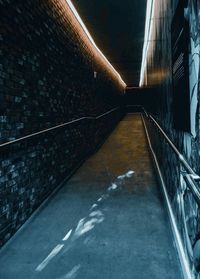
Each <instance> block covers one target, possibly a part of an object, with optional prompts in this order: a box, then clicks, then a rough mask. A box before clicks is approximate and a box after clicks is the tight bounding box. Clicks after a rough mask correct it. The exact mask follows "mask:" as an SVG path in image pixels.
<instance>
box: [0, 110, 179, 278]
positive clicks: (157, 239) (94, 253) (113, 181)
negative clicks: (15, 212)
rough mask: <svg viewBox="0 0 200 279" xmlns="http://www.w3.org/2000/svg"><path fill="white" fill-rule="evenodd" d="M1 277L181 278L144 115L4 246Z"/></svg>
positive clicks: (132, 118) (130, 119)
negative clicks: (145, 127) (150, 153)
mask: <svg viewBox="0 0 200 279" xmlns="http://www.w3.org/2000/svg"><path fill="white" fill-rule="evenodd" d="M0 278H1V279H31V278H34V279H35V278H41V279H75V278H77V279H134V278H135V279H147V278H150V279H151V278H152V279H179V278H180V279H181V278H182V275H181V271H180V264H179V261H178V258H177V254H176V251H175V248H174V246H173V239H172V234H171V231H170V226H169V221H168V217H167V214H166V210H165V208H164V201H163V200H162V198H161V193H160V190H159V186H158V185H157V182H156V180H155V176H154V172H153V166H152V162H151V159H150V155H149V151H148V146H147V141H146V138H145V132H144V128H143V124H142V119H141V116H140V114H129V115H127V116H126V117H125V118H124V119H123V120H122V121H121V122H120V123H119V125H118V126H117V127H116V129H115V130H114V132H113V133H112V134H111V135H110V137H109V138H108V139H107V141H106V142H105V143H104V144H103V146H102V147H101V148H100V150H99V151H98V152H96V153H95V154H94V155H93V156H91V158H89V159H88V160H87V161H86V162H85V163H84V164H83V166H82V167H81V168H80V169H79V170H78V171H77V172H76V174H75V175H74V176H73V177H72V178H71V179H70V180H69V181H68V182H67V183H66V184H65V185H64V186H63V187H62V189H61V190H60V191H59V192H58V193H57V194H56V195H55V196H54V197H53V198H52V199H51V200H50V201H49V202H48V203H47V204H46V205H45V206H44V207H43V208H41V210H40V211H39V212H38V213H37V214H36V215H35V216H34V217H32V218H31V219H30V221H29V222H28V224H27V225H25V226H24V227H23V229H22V230H20V231H19V232H18V233H17V234H16V236H15V237H14V238H13V239H12V240H11V241H9V243H8V244H6V245H5V247H3V249H2V250H1V251H0Z"/></svg>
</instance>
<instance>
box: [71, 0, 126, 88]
mask: <svg viewBox="0 0 200 279" xmlns="http://www.w3.org/2000/svg"><path fill="white" fill-rule="evenodd" d="M66 2H67V4H68V6H69V7H70V9H71V11H72V12H73V14H74V16H75V17H76V19H77V21H78V22H79V24H80V25H81V27H82V29H83V31H84V32H85V34H86V35H87V37H88V39H89V40H90V42H91V43H92V45H93V46H94V48H95V49H96V50H97V51H98V52H99V53H100V55H101V56H102V57H103V58H104V60H105V61H106V63H107V64H108V65H109V67H110V68H111V70H112V71H113V72H114V74H115V75H117V77H118V78H119V81H120V82H121V84H122V85H123V87H124V88H125V87H126V86H127V85H126V83H125V82H124V81H123V79H122V77H121V76H120V74H119V73H118V72H117V71H116V70H115V68H114V67H113V66H112V65H111V63H110V62H109V61H108V59H107V58H106V57H105V55H104V54H103V53H102V51H101V50H100V49H99V48H98V47H97V45H96V43H95V42H94V40H93V38H92V36H91V35H90V33H89V31H88V29H87V27H86V26H85V24H84V22H83V21H82V19H81V17H80V16H79V14H78V12H77V10H76V8H75V7H74V5H73V4H72V2H71V0H66Z"/></svg>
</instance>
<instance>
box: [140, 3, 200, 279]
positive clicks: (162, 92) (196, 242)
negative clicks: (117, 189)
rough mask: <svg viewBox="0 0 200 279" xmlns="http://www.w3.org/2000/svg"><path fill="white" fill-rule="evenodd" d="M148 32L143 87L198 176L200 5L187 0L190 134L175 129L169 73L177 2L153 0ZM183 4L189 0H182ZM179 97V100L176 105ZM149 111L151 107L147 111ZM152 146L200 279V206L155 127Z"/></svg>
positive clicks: (175, 159) (199, 156) (196, 275)
mask: <svg viewBox="0 0 200 279" xmlns="http://www.w3.org/2000/svg"><path fill="white" fill-rule="evenodd" d="M153 2H154V5H153V8H152V9H153V10H152V16H151V19H150V24H151V27H150V32H149V34H150V35H149V38H148V43H147V44H146V50H147V51H146V61H145V62H144V63H143V67H144V69H143V70H144V71H143V73H142V76H141V85H144V86H145V85H148V86H153V87H154V90H155V93H156V95H155V96H156V98H155V102H156V103H157V111H156V112H154V115H155V117H156V119H157V120H158V121H159V123H160V124H161V126H162V127H163V129H164V130H165V131H166V132H167V134H168V135H169V137H170V138H171V139H172V140H173V142H174V143H175V145H176V146H177V147H178V149H179V150H180V152H181V153H182V154H183V155H184V156H185V158H186V159H187V160H188V162H189V163H190V165H191V166H192V168H193V169H194V171H195V172H196V173H198V174H200V114H199V111H200V110H199V109H200V103H199V98H200V84H199V78H200V2H199V1H196V0H189V1H188V4H186V9H185V16H186V18H187V19H188V21H189V28H190V40H189V81H190V92H189V94H190V106H191V112H190V114H191V115H190V116H191V133H186V132H183V131H178V130H175V129H174V128H173V111H172V97H173V96H172V94H173V90H172V74H171V66H172V65H171V61H172V59H171V22H172V17H173V15H174V12H175V8H176V5H177V2H178V1H176V0H172V1H170V0H168V1H167V0H165V1H164V0H163V1H160V0H155V1H153ZM186 2H187V1H186ZM181 105H182V103H181V98H180V106H181ZM149 109H150V108H149ZM150 128H151V129H152V138H153V139H154V140H153V141H154V148H155V149H156V150H157V156H158V158H159V161H160V165H161V168H162V171H163V174H164V178H165V182H166V184H167V189H168V194H169V196H170V200H171V203H172V207H173V210H174V212H175V215H176V220H177V223H178V228H179V231H180V234H181V237H182V241H183V243H184V249H185V254H186V258H187V259H188V261H189V265H190V269H191V270H192V273H193V274H194V276H195V278H200V208H199V205H198V203H197V202H196V201H195V199H194V197H193V195H191V192H190V191H189V190H188V188H187V187H186V183H187V182H186V181H185V180H184V178H183V175H182V174H181V171H182V170H183V169H182V168H181V166H180V161H179V160H178V158H177V156H176V155H174V153H173V152H172V151H171V149H170V147H169V146H168V145H166V143H165V142H162V140H161V137H160V136H159V134H157V132H156V130H154V128H153V127H150Z"/></svg>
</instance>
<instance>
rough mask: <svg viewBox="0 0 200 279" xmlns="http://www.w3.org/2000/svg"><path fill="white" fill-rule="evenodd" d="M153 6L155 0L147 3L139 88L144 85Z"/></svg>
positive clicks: (149, 0)
mask: <svg viewBox="0 0 200 279" xmlns="http://www.w3.org/2000/svg"><path fill="white" fill-rule="evenodd" d="M154 4H155V0H148V1H147V10H146V23H145V35H144V45H143V54H142V65H141V71H140V84H139V86H140V87H141V86H143V85H144V78H145V70H146V65H147V53H148V49H149V45H150V38H151V33H152V18H153V14H154Z"/></svg>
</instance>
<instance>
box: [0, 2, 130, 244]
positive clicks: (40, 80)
mask: <svg viewBox="0 0 200 279" xmlns="http://www.w3.org/2000/svg"><path fill="white" fill-rule="evenodd" d="M69 3H70V1H65V0H60V1H57V0H56V1H54V0H38V1H37V0H24V1H16V0H1V1H0V144H3V143H6V142H9V141H12V140H15V139H18V138H20V137H24V136H26V135H29V134H32V133H35V132H38V131H41V130H44V129H47V128H50V127H54V126H56V125H59V124H62V123H65V122H68V121H70V120H72V119H77V118H80V117H83V116H97V115H99V114H102V113H104V112H106V111H108V110H110V109H112V108H113V107H116V106H118V105H119V101H120V96H121V94H122V93H123V91H124V87H125V84H124V83H123V81H122V80H121V78H120V76H119V74H118V73H116V72H115V70H114V69H113V68H112V66H111V65H110V64H109V63H108V61H107V60H106V58H105V57H104V56H103V55H102V54H101V53H100V52H99V50H98V49H97V47H95V45H94V42H92V39H91V38H89V34H86V31H84V30H83V26H81V25H80V23H79V22H78V21H77V19H76V17H75V15H74V12H73V11H72V10H71V8H70V7H69ZM94 72H96V73H97V74H96V78H94ZM120 117H121V113H120V112H119V111H115V112H113V113H111V114H108V115H106V116H105V117H102V118H100V119H98V120H83V121H80V122H77V123H76V124H73V125H70V126H65V127H63V128H60V129H56V130H52V131H51V132H48V133H44V134H40V135H38V136H35V137H32V138H29V139H26V140H23V141H20V142H17V143H15V144H12V145H8V146H4V147H2V146H1V147H0V166H1V168H0V245H2V244H3V243H4V242H5V241H6V240H7V239H9V238H10V237H11V235H12V234H13V233H14V232H15V231H16V230H17V229H18V228H19V227H20V226H21V225H22V224H23V223H24V222H25V220H26V219H27V218H28V217H29V216H30V214H31V213H32V212H33V211H34V210H35V209H36V208H37V207H38V206H39V205H40V204H41V202H42V201H43V200H44V199H45V197H47V196H48V195H49V194H50V193H51V192H52V191H53V190H54V189H55V188H56V187H57V186H58V185H59V183H61V182H62V181H63V179H64V178H65V177H66V176H67V175H69V174H70V172H71V171H72V170H74V168H76V167H77V166H78V165H79V164H80V162H82V161H83V160H84V159H85V158H86V157H87V156H88V154H90V153H91V152H92V151H93V150H94V149H95V147H96V146H97V145H98V144H99V143H100V142H101V140H102V139H103V138H105V136H106V135H108V133H109V132H110V131H111V129H112V128H113V127H114V126H115V124H116V123H117V122H118V121H119V119H120Z"/></svg>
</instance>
